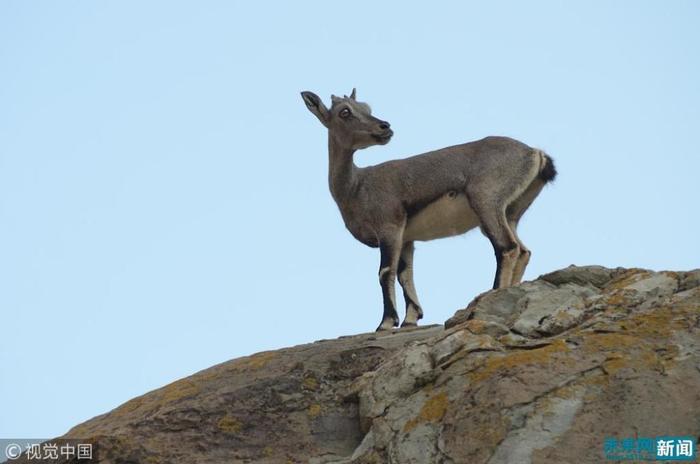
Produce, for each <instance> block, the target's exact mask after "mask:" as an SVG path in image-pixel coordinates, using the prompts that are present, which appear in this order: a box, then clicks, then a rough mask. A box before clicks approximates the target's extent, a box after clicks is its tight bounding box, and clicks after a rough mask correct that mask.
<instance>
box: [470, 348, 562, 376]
mask: <svg viewBox="0 0 700 464" xmlns="http://www.w3.org/2000/svg"><path fill="white" fill-rule="evenodd" d="M569 351H570V348H569V347H568V346H567V345H566V342H565V341H564V340H562V339H558V340H554V341H553V342H552V343H551V344H549V345H547V346H544V347H542V348H535V349H524V350H514V351H511V352H508V353H506V354H505V355H503V356H492V357H490V358H487V359H486V362H485V363H484V365H483V367H482V368H481V369H478V370H476V371H474V372H471V373H469V381H470V383H476V382H480V381H482V380H484V379H488V378H491V376H492V375H494V374H496V373H503V372H507V370H508V369H510V368H513V367H519V366H522V365H524V364H537V365H542V364H549V363H551V362H552V361H553V357H554V356H556V355H558V354H562V353H567V352H569ZM558 362H574V361H573V360H569V359H560V360H558Z"/></svg>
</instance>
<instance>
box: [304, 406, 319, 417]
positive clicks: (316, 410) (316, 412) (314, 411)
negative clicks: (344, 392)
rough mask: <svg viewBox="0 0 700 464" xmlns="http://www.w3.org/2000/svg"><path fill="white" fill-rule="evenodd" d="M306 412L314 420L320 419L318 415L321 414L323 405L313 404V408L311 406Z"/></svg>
mask: <svg viewBox="0 0 700 464" xmlns="http://www.w3.org/2000/svg"><path fill="white" fill-rule="evenodd" d="M306 412H307V414H308V415H309V417H310V418H312V419H313V418H315V417H318V415H319V414H321V405H320V404H312V405H311V406H309V409H308V410H307V411H306Z"/></svg>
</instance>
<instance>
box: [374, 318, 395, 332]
mask: <svg viewBox="0 0 700 464" xmlns="http://www.w3.org/2000/svg"><path fill="white" fill-rule="evenodd" d="M398 325H399V320H398V319H384V320H383V321H382V323H381V324H379V327H377V332H383V331H385V330H391V329H393V328H394V327H396V326H398Z"/></svg>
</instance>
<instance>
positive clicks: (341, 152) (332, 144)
mask: <svg viewBox="0 0 700 464" xmlns="http://www.w3.org/2000/svg"><path fill="white" fill-rule="evenodd" d="M354 153H355V150H353V149H351V148H347V147H345V146H343V145H342V144H340V143H338V141H337V140H336V139H335V138H334V137H333V136H332V135H331V134H328V184H329V186H330V189H331V194H332V195H333V198H334V199H335V201H336V202H337V203H338V204H341V203H345V202H346V201H347V200H349V199H350V196H351V195H352V191H353V189H354V187H355V185H356V183H357V176H358V168H357V166H355V162H354V161H353V154H354Z"/></svg>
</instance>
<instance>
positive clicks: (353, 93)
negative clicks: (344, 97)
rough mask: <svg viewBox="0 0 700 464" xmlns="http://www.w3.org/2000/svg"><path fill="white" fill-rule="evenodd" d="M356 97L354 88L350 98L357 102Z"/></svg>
mask: <svg viewBox="0 0 700 464" xmlns="http://www.w3.org/2000/svg"><path fill="white" fill-rule="evenodd" d="M355 97H356V92H355V87H353V88H352V93H351V94H350V98H352V99H353V100H357V98H355Z"/></svg>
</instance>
